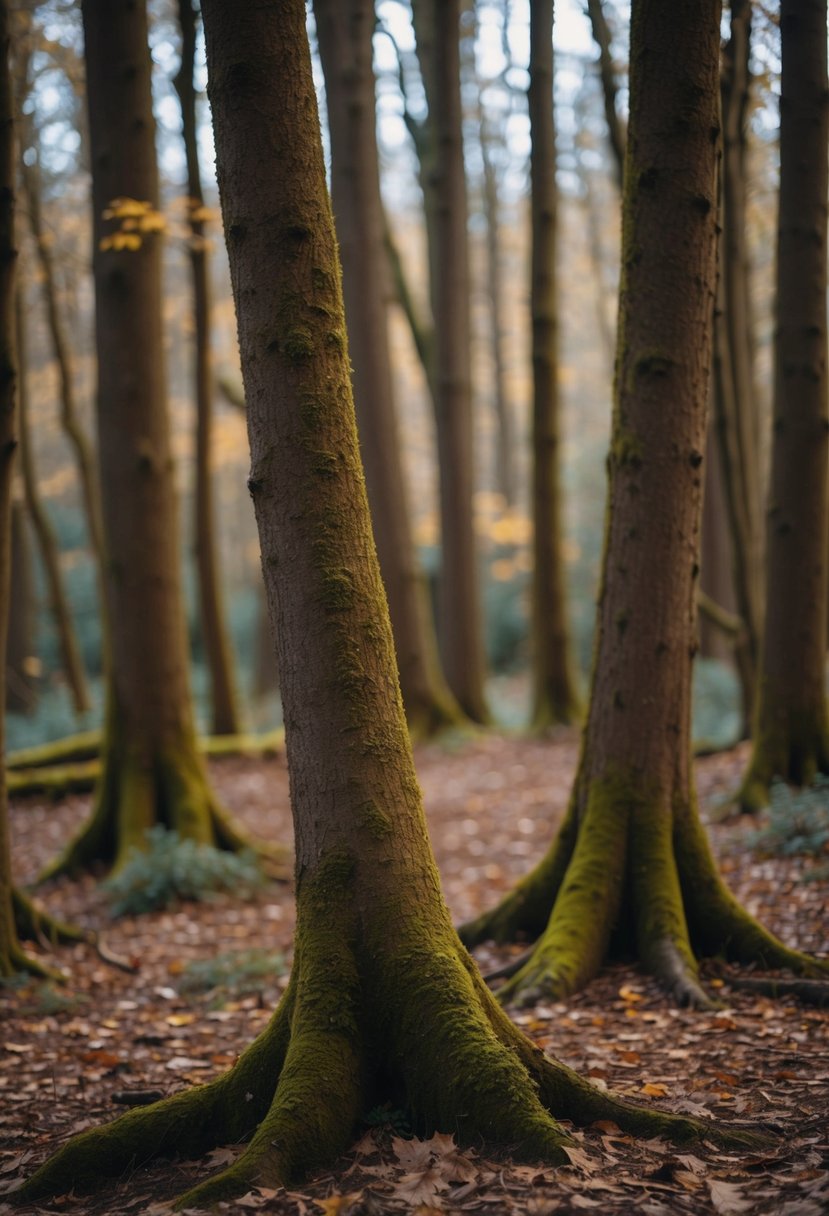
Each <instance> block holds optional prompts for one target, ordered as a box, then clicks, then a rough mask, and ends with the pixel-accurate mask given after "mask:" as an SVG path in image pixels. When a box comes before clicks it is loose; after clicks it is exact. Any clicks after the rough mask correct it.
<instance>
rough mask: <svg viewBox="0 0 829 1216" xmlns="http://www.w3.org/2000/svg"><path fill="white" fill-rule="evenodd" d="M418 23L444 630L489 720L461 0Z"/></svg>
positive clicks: (471, 710) (453, 667)
mask: <svg viewBox="0 0 829 1216" xmlns="http://www.w3.org/2000/svg"><path fill="white" fill-rule="evenodd" d="M413 13H414V21H415V31H416V34H417V38H418V43H419V50H420V52H421V65H422V72H423V84H424V88H425V91H426V99H427V104H428V108H429V116H428V120H427V121H428V129H427V132H428V133H427V138H426V140H425V141H424V148H423V153H422V154H423V155H424V156H425V157H426V160H425V162H422V163H421V181H423V182H425V183H427V184H426V185H424V204H425V208H426V213H427V230H428V240H429V292H430V298H431V302H432V316H433V319H434V332H433V340H432V356H433V369H432V388H433V393H434V405H435V422H436V432H437V449H438V473H439V490H440V495H439V496H440V536H441V565H440V578H439V592H438V639H439V642H440V651H441V658H442V660H443V667H444V670H445V672H446V678H447V680H448V682H449V687H450V689H451V690H452V692H453V694H454V695H455V698H456V699H457V701H458V703H459V704H460V706H461V709H462V710H463V711H464V712H465V713H466V714H467V715H468V717H470V718H471V719H472V720H473V721H474V722H486V721H488V718H489V712H488V710H487V706H486V700H485V696H484V676H485V671H484V649H483V626H482V621H481V603H480V593H479V587H478V563H477V543H476V539H475V526H474V518H473V496H474V488H475V485H474V483H475V454H474V437H473V426H472V365H471V355H470V313H469V310H470V301H469V284H470V280H469V242H468V239H467V222H468V221H467V197H466V173H465V168H464V159H463V132H462V114H461V87H460V2H459V0H415V4H414V7H413Z"/></svg>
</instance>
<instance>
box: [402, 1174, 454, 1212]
mask: <svg viewBox="0 0 829 1216" xmlns="http://www.w3.org/2000/svg"><path fill="white" fill-rule="evenodd" d="M448 1189H449V1183H448V1182H447V1181H446V1179H445V1178H444V1177H443V1176H442V1175H441V1173H440V1171H439V1170H436V1169H428V1170H423V1171H422V1173H419V1174H404V1175H403V1177H402V1178H400V1179H399V1180H398V1181H397V1183H396V1184H395V1187H394V1193H395V1195H396V1196H397V1198H398V1199H403V1200H405V1201H407V1202H408V1203H413V1204H428V1203H430V1202H431V1201H432V1200H433V1199H434V1198H435V1196H436V1195H437V1194H438V1192H439V1191H446V1190H448Z"/></svg>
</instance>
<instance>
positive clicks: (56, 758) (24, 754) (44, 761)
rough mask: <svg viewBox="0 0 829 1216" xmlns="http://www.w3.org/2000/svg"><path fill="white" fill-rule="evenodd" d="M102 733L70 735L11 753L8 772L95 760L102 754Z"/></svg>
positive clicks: (90, 731)
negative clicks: (53, 741)
mask: <svg viewBox="0 0 829 1216" xmlns="http://www.w3.org/2000/svg"><path fill="white" fill-rule="evenodd" d="M100 750H101V732H100V731H99V730H87V731H83V732H82V733H81V734H78V735H68V736H67V737H66V738H65V739H58V740H57V742H56V743H44V744H41V745H40V746H39V747H23V748H20V749H19V750H17V751H14V752H9V754H8V756H7V757H6V770H7V772H8V771H11V770H18V769H25V768H51V767H53V766H54V765H56V764H68V763H69V762H70V761H73V760H94V759H96V758H97V756H98V755H99V754H100Z"/></svg>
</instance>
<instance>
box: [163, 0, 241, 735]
mask: <svg viewBox="0 0 829 1216" xmlns="http://www.w3.org/2000/svg"><path fill="white" fill-rule="evenodd" d="M178 17H179V27H180V30H181V64H180V67H179V70H178V72H177V74H176V76H175V78H174V82H173V83H174V84H175V87H176V92H177V93H178V97H179V102H180V104H181V119H182V133H183V136H184V153H185V157H186V161H187V218H188V223H189V225H190V270H191V272H192V276H193V316H194V321H195V368H194V377H193V378H194V383H195V390H196V393H195V395H196V494H195V512H194V515H195V518H194V522H193V530H194V535H195V550H196V571H197V574H198V586H199V624H200V626H201V634H202V642H203V644H204V655H205V660H206V662H207V670H208V674H209V676H210V707H211V733H212V734H214V735H236V734H238V733H239V712H238V708H237V697H236V682H235V679H234V674H233V659H232V655H231V649H230V640H229V638H228V634H227V624H226V620H225V610H224V603H223V599H222V588H221V578H220V570H219V559H218V551H217V550H218V546H217V542H216V519H215V511H214V507H213V472H212V469H211V467H210V457H211V451H212V443H211V435H212V428H213V362H212V358H211V349H210V266H209V262H208V249H209V242H208V240H207V237H206V235H205V231H206V224H205V210H206V208H205V204H204V194H203V192H202V185H201V172H200V169H199V144H198V130H197V123H196V90H195V87H194V84H193V69H194V66H195V55H196V13H195V11H194V9H193V2H192V0H178Z"/></svg>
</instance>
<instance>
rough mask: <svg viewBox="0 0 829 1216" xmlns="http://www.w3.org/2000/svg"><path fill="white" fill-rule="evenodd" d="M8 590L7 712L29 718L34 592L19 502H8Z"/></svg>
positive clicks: (22, 508)
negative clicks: (9, 519)
mask: <svg viewBox="0 0 829 1216" xmlns="http://www.w3.org/2000/svg"><path fill="white" fill-rule="evenodd" d="M10 527H11V559H10V560H11V589H10V603H9V623H8V634H7V638H6V697H5V704H6V710H7V711H8V712H9V713H16V714H29V713H32V711H33V710H34V708H35V706H36V704H37V691H36V688H35V681H34V679H33V673H32V669H31V665H32V664H34V663H36V662H37V658H36V656H35V628H34V626H35V589H34V578H33V573H32V547H31V541H30V539H29V533H28V530H27V529H28V525H27V519H26V507H25V504H24V502H23V499H22V498H17V497H15V495H14V493H13V494H12V500H11V524H10Z"/></svg>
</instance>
